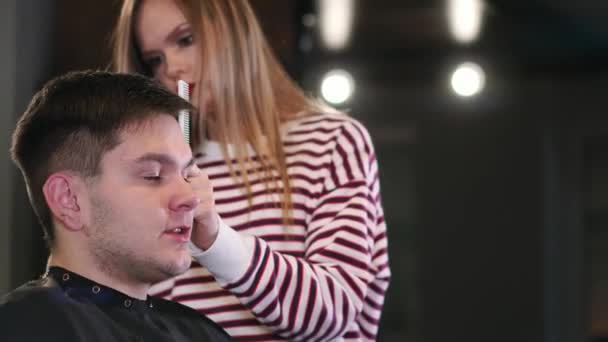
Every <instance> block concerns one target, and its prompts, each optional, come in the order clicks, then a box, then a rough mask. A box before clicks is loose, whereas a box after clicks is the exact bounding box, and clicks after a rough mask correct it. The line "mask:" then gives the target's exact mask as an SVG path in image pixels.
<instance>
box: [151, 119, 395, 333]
mask: <svg viewBox="0 0 608 342" xmlns="http://www.w3.org/2000/svg"><path fill="white" fill-rule="evenodd" d="M282 130H283V131H282V133H283V144H284V147H285V152H286V157H287V166H288V174H289V177H290V181H291V184H292V189H293V195H292V198H293V204H294V209H293V210H292V217H293V221H292V224H291V225H289V226H285V225H284V224H283V222H282V212H281V209H280V206H279V205H277V204H278V201H279V199H278V197H277V195H276V194H268V193H267V192H265V191H264V189H265V187H264V185H263V184H262V182H259V180H258V179H256V178H255V173H252V178H251V180H252V181H251V184H252V190H253V194H254V196H253V203H252V206H250V205H249V203H248V201H247V196H246V195H245V193H244V185H243V184H241V183H240V182H235V181H234V179H233V178H231V177H230V174H229V170H228V167H227V166H226V164H225V162H224V159H223V157H222V154H221V151H220V148H219V145H218V144H216V143H214V142H209V143H208V144H207V145H206V146H205V148H204V150H203V151H201V152H202V153H203V154H204V157H203V159H202V161H201V164H200V166H201V167H202V168H203V169H204V170H205V171H206V172H207V173H208V175H209V179H210V180H211V182H212V184H213V188H214V197H215V202H216V208H217V210H218V213H219V214H220V216H221V220H220V230H219V233H218V237H217V239H216V241H215V242H214V244H213V245H212V246H211V248H210V249H208V250H206V251H205V252H203V253H201V254H200V255H198V256H196V259H197V260H198V263H193V265H192V267H191V268H190V270H189V271H187V272H186V273H185V274H183V275H181V276H178V277H176V278H173V279H170V280H167V281H164V282H162V283H160V284H157V285H155V286H154V287H153V288H152V291H151V293H152V294H154V295H158V296H161V297H164V298H166V299H170V300H174V301H177V302H180V303H182V304H185V305H187V306H190V307H192V308H194V309H197V310H199V311H200V312H201V313H204V314H205V315H206V316H208V317H209V318H211V319H212V320H214V321H215V322H217V323H218V324H220V325H221V326H222V327H224V329H226V331H227V332H228V333H229V334H230V335H232V336H234V337H235V338H236V339H238V340H241V341H283V340H302V341H371V340H375V339H376V334H377V330H378V324H379V320H380V313H381V309H382V305H383V302H384V294H385V292H386V289H387V287H388V284H389V279H390V270H389V264H388V254H387V236H386V225H385V221H384V215H383V210H382V207H381V203H380V185H379V181H378V166H377V162H376V156H375V153H374V149H373V146H372V143H371V140H370V137H369V134H368V133H367V130H366V129H365V128H364V127H363V126H362V125H361V124H360V123H358V122H357V121H356V120H354V119H352V118H350V117H347V116H343V115H338V114H325V115H315V116H308V117H303V118H300V119H297V120H294V121H292V122H290V123H288V124H286V125H284V126H283V127H282ZM252 167H255V165H253V166H252ZM256 180H257V181H256ZM201 265H206V267H203V266H201Z"/></svg>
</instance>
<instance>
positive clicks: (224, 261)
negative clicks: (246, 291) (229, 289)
mask: <svg viewBox="0 0 608 342" xmlns="http://www.w3.org/2000/svg"><path fill="white" fill-rule="evenodd" d="M218 222H219V230H218V233H217V238H216V239H215V241H214V242H213V244H212V245H211V247H209V249H207V250H202V249H200V248H198V247H196V246H195V245H194V244H193V243H192V242H190V251H191V252H192V257H194V258H195V259H196V261H198V262H199V263H200V264H201V265H203V266H205V267H206V268H207V270H209V272H211V274H212V275H213V276H214V277H215V280H217V281H218V282H219V283H220V284H227V283H231V282H234V281H237V280H239V279H240V278H241V277H243V275H245V272H246V271H247V269H248V268H249V264H250V263H251V258H252V256H253V249H254V240H253V238H252V237H250V236H246V235H241V234H239V233H238V232H236V231H235V230H234V229H232V228H230V227H229V226H228V225H227V224H226V223H224V221H223V220H222V219H221V218H219V217H218Z"/></svg>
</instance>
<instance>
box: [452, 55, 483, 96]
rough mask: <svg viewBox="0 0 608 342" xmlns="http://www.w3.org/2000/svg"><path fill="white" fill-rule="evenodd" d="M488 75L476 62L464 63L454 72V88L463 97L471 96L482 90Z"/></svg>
mask: <svg viewBox="0 0 608 342" xmlns="http://www.w3.org/2000/svg"><path fill="white" fill-rule="evenodd" d="M485 81H486V76H485V73H484V71H483V69H482V68H481V67H480V66H479V65H477V64H475V63H470V62H467V63H463V64H461V65H459V66H458V68H456V70H455V71H454V73H452V80H451V84H452V89H453V90H454V92H455V93H456V94H458V95H459V96H462V97H469V96H473V95H476V94H478V93H479V92H481V91H482V90H483V88H484V86H485Z"/></svg>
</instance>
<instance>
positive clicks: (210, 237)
mask: <svg viewBox="0 0 608 342" xmlns="http://www.w3.org/2000/svg"><path fill="white" fill-rule="evenodd" d="M188 180H189V182H190V184H191V185H192V189H193V191H194V192H195V193H196V194H197V195H198V198H199V199H200V203H199V204H198V206H197V207H196V209H195V210H194V223H193V227H192V237H191V240H192V243H194V244H195V245H196V246H197V247H198V248H200V249H202V250H207V249H209V247H211V245H212V244H213V242H215V239H216V238H217V234H218V230H219V216H218V214H217V212H216V210H215V200H214V198H213V187H212V186H211V182H210V181H209V177H207V174H206V173H205V172H203V171H201V170H200V169H197V171H195V172H193V175H192V176H190V177H189V179H188Z"/></svg>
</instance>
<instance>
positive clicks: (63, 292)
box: [0, 267, 232, 342]
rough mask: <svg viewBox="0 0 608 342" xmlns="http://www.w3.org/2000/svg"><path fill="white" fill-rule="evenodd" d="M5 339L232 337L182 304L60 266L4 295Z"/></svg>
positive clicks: (1, 333)
mask: <svg viewBox="0 0 608 342" xmlns="http://www.w3.org/2000/svg"><path fill="white" fill-rule="evenodd" d="M0 341H3V342H9V341H11V342H12V341H19V342H22V341H45V342H46V341H62V342H71V341H79V342H80V341H82V342H91V341H99V342H112V341H121V342H122V341H130V342H133V341H142V342H143V341H145V342H156V341H159V342H160V341H163V342H165V341H166V342H169V341H171V342H175V341H178V342H179V341H197V342H198V341H201V342H203V341H232V339H231V338H230V337H229V336H228V335H227V334H226V333H225V332H224V331H223V330H222V328H220V327H219V326H218V325H217V324H215V323H213V322H212V321H211V320H209V319H208V318H206V317H204V316H203V315H201V314H199V313H198V312H197V311H195V310H193V309H190V308H188V307H186V306H183V305H181V304H177V303H173V302H170V301H166V300H163V299H159V298H154V297H148V298H147V299H146V300H145V301H143V300H137V299H134V298H131V297H129V296H127V295H125V294H123V293H120V292H118V291H116V290H113V289H111V288H108V287H105V286H102V285H99V284H97V283H95V282H93V281H91V280H89V279H87V278H84V277H82V276H79V275H77V274H75V273H72V272H70V271H67V270H65V269H62V268H59V267H51V268H50V270H49V272H48V274H47V275H45V276H44V277H43V278H42V279H40V280H36V281H32V282H29V283H27V284H25V285H23V286H21V287H20V288H18V289H16V290H15V291H13V292H11V293H9V294H7V295H6V296H4V298H2V299H1V300H0Z"/></svg>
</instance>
